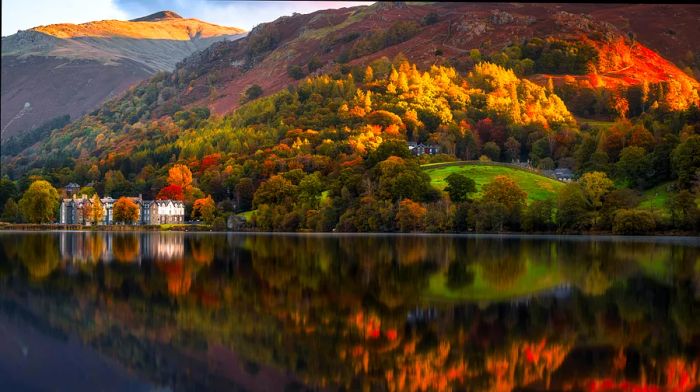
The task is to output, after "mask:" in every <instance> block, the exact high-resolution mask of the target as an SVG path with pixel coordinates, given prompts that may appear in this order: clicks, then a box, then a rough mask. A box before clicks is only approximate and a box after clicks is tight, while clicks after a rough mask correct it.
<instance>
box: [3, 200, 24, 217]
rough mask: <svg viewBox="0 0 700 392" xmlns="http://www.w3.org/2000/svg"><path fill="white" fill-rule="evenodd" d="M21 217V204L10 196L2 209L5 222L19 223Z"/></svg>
mask: <svg viewBox="0 0 700 392" xmlns="http://www.w3.org/2000/svg"><path fill="white" fill-rule="evenodd" d="M20 218H21V214H20V212H19V206H18V205H17V203H16V202H15V199H13V198H9V199H7V201H6V202H5V206H4V207H3V209H2V220H3V221H4V222H10V223H17V222H19V220H20Z"/></svg>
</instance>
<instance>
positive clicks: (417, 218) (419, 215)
mask: <svg viewBox="0 0 700 392" xmlns="http://www.w3.org/2000/svg"><path fill="white" fill-rule="evenodd" d="M426 212H427V210H426V208H425V207H423V206H422V205H421V204H420V203H416V202H414V201H413V200H411V199H404V200H401V202H400V203H399V211H398V212H397V213H396V220H397V222H398V225H399V230H401V231H403V232H410V231H421V230H422V229H423V227H424V223H423V219H424V217H425V214H426Z"/></svg>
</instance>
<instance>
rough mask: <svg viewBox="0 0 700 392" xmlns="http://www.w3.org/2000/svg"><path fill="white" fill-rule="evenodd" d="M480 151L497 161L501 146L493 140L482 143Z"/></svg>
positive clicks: (499, 156)
mask: <svg viewBox="0 0 700 392" xmlns="http://www.w3.org/2000/svg"><path fill="white" fill-rule="evenodd" d="M481 151H482V152H483V153H484V155H486V156H487V157H489V159H491V160H492V161H498V160H500V158H501V148H500V147H498V144H496V143H494V142H488V143H486V144H484V146H483V147H482V148H481Z"/></svg>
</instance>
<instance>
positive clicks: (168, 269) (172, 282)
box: [156, 260, 193, 297]
mask: <svg viewBox="0 0 700 392" xmlns="http://www.w3.org/2000/svg"><path fill="white" fill-rule="evenodd" d="M156 266H158V269H160V270H161V271H163V273H164V274H165V279H166V281H167V283H168V293H170V294H171V295H173V296H175V297H179V296H182V295H185V294H187V293H188V292H189V291H190V288H191V287H192V273H193V271H192V268H191V267H190V266H188V265H187V264H186V263H185V261H184V260H169V261H156Z"/></svg>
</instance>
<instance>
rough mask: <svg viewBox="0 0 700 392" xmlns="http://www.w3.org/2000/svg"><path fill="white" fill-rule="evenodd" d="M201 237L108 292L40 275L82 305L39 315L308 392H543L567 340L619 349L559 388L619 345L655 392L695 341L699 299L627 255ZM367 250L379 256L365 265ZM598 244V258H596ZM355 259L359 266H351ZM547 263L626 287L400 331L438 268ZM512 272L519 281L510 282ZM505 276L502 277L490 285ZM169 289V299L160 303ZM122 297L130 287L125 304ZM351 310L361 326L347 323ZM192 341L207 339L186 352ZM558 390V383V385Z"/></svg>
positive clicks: (449, 316) (448, 312)
mask: <svg viewBox="0 0 700 392" xmlns="http://www.w3.org/2000/svg"><path fill="white" fill-rule="evenodd" d="M205 238H206V237H202V238H200V237H192V238H190V237H187V241H186V242H185V243H186V244H187V247H186V250H187V252H186V253H188V252H191V249H195V248H198V247H199V248H204V247H207V248H209V249H215V251H214V253H213V255H214V256H213V257H214V259H215V260H216V262H214V263H207V264H200V263H199V262H197V261H196V258H195V257H194V256H193V257H192V258H191V259H190V258H188V257H187V256H189V255H186V256H185V257H184V258H183V259H177V260H169V261H163V260H156V263H155V266H152V265H149V264H148V263H144V265H143V266H141V267H140V268H139V267H138V266H137V265H135V264H132V265H125V264H121V265H119V264H116V263H112V264H104V265H100V266H99V267H98V266H95V267H94V268H96V270H97V268H104V269H105V270H106V271H107V272H106V273H105V275H107V276H114V278H110V279H112V282H111V283H109V282H108V283H107V284H102V283H99V280H98V279H97V278H94V279H93V280H91V279H90V275H87V276H86V277H85V278H84V279H83V280H81V282H80V284H76V285H71V284H70V282H72V279H73V277H72V276H70V275H68V274H58V273H57V274H52V275H51V276H49V277H48V278H47V279H44V280H43V281H42V283H41V284H42V287H43V289H42V290H43V291H42V292H43V293H53V292H62V291H63V292H66V293H70V295H67V296H55V297H54V299H52V298H50V297H49V296H46V297H41V299H42V301H46V302H47V303H49V304H50V305H51V304H55V303H52V302H50V301H59V299H58V298H61V297H62V298H77V299H78V304H77V305H76V304H73V303H71V306H72V307H75V306H79V307H80V308H79V309H80V311H79V312H76V311H72V312H65V311H63V312H62V311H60V309H61V307H59V306H44V307H43V308H46V309H49V312H51V313H50V314H46V315H45V317H47V318H51V319H52V320H55V319H63V320H65V321H64V324H63V325H64V326H65V329H66V330H73V329H78V331H79V332H80V333H81V335H82V336H84V337H85V341H87V342H91V341H92V339H101V338H108V337H110V336H112V333H113V332H112V331H114V330H119V331H122V332H121V333H123V334H126V335H128V336H129V337H130V338H129V339H124V342H125V343H124V344H134V345H140V344H141V345H142V341H143V340H149V339H153V336H161V337H162V336H167V337H169V338H168V339H170V337H172V347H173V348H174V350H176V351H177V350H182V351H183V352H186V351H188V350H195V349H196V350H204V348H203V347H206V346H207V345H213V344H217V345H222V346H224V347H228V348H231V349H233V350H235V351H236V352H237V353H238V354H240V355H241V356H242V357H243V358H244V359H246V360H250V361H255V362H258V363H264V364H270V365H273V366H275V367H278V368H282V369H284V370H288V371H290V372H293V373H295V374H298V375H299V376H300V377H301V378H302V379H304V380H305V381H307V382H308V383H310V384H312V385H314V386H323V385H325V386H330V387H333V386H335V385H339V386H344V387H346V388H347V389H358V387H361V386H363V385H366V386H368V387H376V388H377V389H390V387H391V386H394V387H396V388H397V389H401V390H403V389H409V388H410V387H411V386H421V385H423V386H426V385H427V387H426V388H427V389H442V388H444V389H458V390H459V389H462V388H466V387H473V388H476V389H494V388H496V387H498V386H503V387H508V388H515V387H522V386H526V384H528V383H530V382H541V383H542V385H541V386H536V387H535V388H536V389H546V383H547V380H548V379H549V377H550V375H552V374H553V373H554V374H555V373H556V371H557V369H558V367H559V366H560V365H559V364H560V363H561V362H562V360H564V361H565V359H564V358H566V357H567V355H568V353H569V351H568V349H569V348H570V347H571V345H572V344H573V342H579V343H581V344H582V345H583V346H585V345H587V344H599V345H600V344H610V345H612V346H613V348H614V350H613V354H611V356H610V360H607V359H606V361H601V363H602V362H604V364H601V365H599V366H598V367H595V368H594V369H593V370H591V372H590V373H585V374H584V373H575V374H573V375H570V376H568V377H569V378H567V380H569V379H571V380H573V379H574V378H575V377H578V378H579V379H584V378H585V377H589V375H591V374H593V375H594V376H596V377H600V375H608V374H609V370H610V369H611V365H610V363H612V362H611V361H612V360H613V358H614V356H615V355H616V354H617V353H618V352H619V351H618V350H619V346H620V345H621V346H624V347H626V348H628V350H635V352H638V354H635V355H638V356H639V357H641V358H643V359H644V361H641V362H643V363H645V364H648V363H650V361H651V360H654V361H657V363H658V364H659V365H658V366H657V367H656V368H653V369H652V368H649V369H651V370H648V372H649V380H652V379H653V380H659V381H654V382H655V383H657V384H659V383H661V384H663V383H664V382H665V381H664V380H665V378H664V377H666V376H665V375H660V376H659V374H660V373H659V372H663V371H664V370H663V369H665V367H666V362H667V359H668V358H671V357H673V356H676V357H678V356H680V357H683V356H686V357H688V356H689V355H691V356H692V351H690V354H687V352H688V350H689V349H691V350H692V347H693V346H692V344H693V342H695V341H697V339H698V337H700V330H699V328H700V327H698V326H697V325H696V324H698V323H697V320H698V317H699V316H698V314H697V309H698V308H699V306H698V300H697V299H696V298H694V296H693V290H692V288H691V287H690V286H689V283H688V282H687V281H685V284H682V282H681V283H679V284H678V286H677V287H669V286H668V285H667V284H666V285H664V284H662V283H660V282H656V283H655V282H654V281H652V280H649V279H638V280H633V279H630V278H628V277H627V275H626V274H628V273H629V272H628V271H629V268H627V266H626V265H625V263H626V262H625V261H623V262H622V263H620V262H616V261H615V260H613V264H612V265H618V266H619V265H622V266H623V267H625V268H621V270H622V272H621V273H619V274H617V273H616V272H615V269H614V268H607V269H606V268H605V266H604V263H605V262H606V260H607V258H609V257H613V258H614V257H616V256H615V254H616V252H618V251H617V250H616V249H617V248H616V247H615V246H614V245H613V244H598V245H596V246H592V245H589V244H586V243H575V244H574V245H567V244H565V243H558V242H555V244H554V245H552V243H551V242H539V243H538V242H535V241H524V240H523V241H518V242H514V244H507V242H508V241H491V240H471V239H470V240H465V239H454V240H451V239H448V240H445V239H444V238H438V237H406V238H405V239H406V241H404V242H400V243H399V242H398V241H394V240H392V239H391V238H372V239H371V240H367V241H365V239H364V238H356V239H352V238H333V237H331V238H328V237H326V238H322V239H319V238H315V237H277V236H274V237H271V236H252V237H247V238H244V239H236V240H228V239H226V237H224V236H220V237H217V238H216V239H212V240H211V241H208V240H205ZM219 238H220V239H219ZM411 239H412V240H413V244H412V243H411V241H409V240H411ZM438 239H439V241H438ZM434 240H435V241H434ZM1 241H3V245H4V248H5V249H6V248H7V245H6V244H4V242H5V241H4V239H2V240H1ZM375 246H376V247H377V248H378V249H380V254H381V255H380V256H379V257H378V258H377V260H378V261H375V262H372V260H371V255H372V251H371V250H372V249H374V247H375ZM605 247H607V248H608V249H601V248H605ZM438 248H448V249H447V250H444V249H438ZM416 249H419V250H416ZM22 252H24V251H23V250H22ZM206 252H207V251H205V252H204V253H206ZM404 252H408V253H410V254H419V255H420V257H422V258H424V262H413V263H407V264H404V263H402V262H400V261H399V260H401V259H402V257H403V255H404ZM448 252H451V253H448ZM363 253H364V255H365V257H364V258H360V257H358V256H361V255H362V254H363ZM622 253H624V252H622ZM672 253H673V252H666V253H663V252H661V253H659V254H669V255H670V254H672ZM446 254H453V255H454V256H449V257H445V255H446ZM690 255H691V254H690V252H689V253H688V255H685V256H683V257H682V258H681V259H688V258H689V257H690ZM695 255H697V253H695ZM207 257H208V256H207ZM557 257H558V258H559V259H558V260H559V263H560V264H562V265H563V264H570V265H571V267H567V268H568V269H567V270H566V274H568V275H567V276H574V277H576V278H577V279H579V280H576V282H577V284H579V282H584V281H585V277H586V272H587V271H586V269H590V266H592V265H594V264H595V263H596V260H599V262H598V263H599V264H600V265H599V271H600V272H601V273H605V274H606V276H607V277H608V278H609V279H612V280H615V279H626V283H627V284H625V285H613V286H611V287H610V288H609V289H607V290H602V292H601V293H600V295H596V296H591V295H588V294H581V293H579V292H577V291H574V293H572V295H571V297H566V298H562V299H556V298H543V299H539V298H537V297H536V298H534V299H533V300H532V301H531V302H529V303H528V304H527V306H525V305H517V306H513V305H511V304H503V303H493V304H489V305H485V306H477V305H474V304H472V305H470V304H463V305H455V304H439V305H433V306H431V308H434V309H435V310H436V312H435V314H436V316H435V318H430V319H425V320H422V321H421V322H420V323H413V324H411V323H408V322H407V318H406V314H408V313H410V312H413V311H414V310H415V309H416V308H420V309H425V308H426V306H427V305H426V304H424V302H423V300H422V297H421V293H422V292H423V290H425V285H426V281H427V276H428V275H429V274H428V272H429V271H432V270H434V269H435V268H436V266H438V265H444V266H445V268H446V269H448V271H449V269H451V268H454V267H453V266H456V265H460V266H462V267H464V268H465V271H466V268H474V264H478V265H479V266H480V267H482V268H483V267H484V266H485V265H487V264H490V265H492V266H494V268H495V270H494V271H493V272H492V273H494V274H495V275H496V276H497V278H494V279H501V277H502V276H515V278H511V279H517V276H519V275H518V274H521V272H518V269H519V268H523V267H518V264H520V265H523V264H525V263H555V262H557ZM679 257H680V256H679ZM246 258H247V260H249V261H248V262H247V263H248V264H247V267H246V268H241V269H240V270H236V271H234V272H232V273H229V274H224V273H222V269H223V268H224V267H225V266H224V265H225V264H227V263H229V262H231V261H232V260H238V259H246ZM408 259H410V257H409V258H408ZM512 259H515V260H516V262H513V261H512ZM503 260H505V261H503ZM447 262H449V264H448V263H447ZM23 263H24V262H23ZM509 263H514V264H515V265H516V266H515V267H510V266H509ZM499 267H500V269H499ZM149 268H151V269H150V270H149V272H148V274H146V273H144V272H145V271H146V270H148V269H149ZM509 268H510V269H511V270H514V271H515V272H510V273H509V272H507V270H508V269H509ZM496 271H497V272H498V274H496ZM504 271H506V273H504ZM453 273H454V272H453ZM96 275H98V274H97V273H95V274H93V275H92V276H96ZM117 278H119V279H120V280H119V281H118V280H117ZM504 282H505V283H507V282H508V280H504V281H502V282H501V283H499V284H504ZM497 283H498V282H497ZM166 285H167V290H168V293H169V294H171V295H176V296H177V297H178V298H179V299H178V300H177V301H162V297H163V295H162V293H163V291H164V290H165V286H166ZM130 287H136V288H137V289H135V290H131V291H129V292H128V293H129V294H128V295H125V294H124V292H125V290H126V289H128V288H130ZM203 288H214V289H213V290H211V293H212V294H213V295H217V296H218V297H217V300H218V307H217V309H216V311H215V312H212V311H211V309H210V308H207V307H205V306H203V305H202V303H201V302H199V301H196V300H192V299H194V298H199V297H198V296H200V295H201V294H200V293H201V292H202V289H203ZM0 289H2V285H1V284H0ZM22 289H24V288H22ZM593 291H595V290H593ZM96 292H97V293H100V294H101V296H104V297H106V298H110V301H111V302H110V303H111V305H110V306H109V307H105V308H102V307H100V306H99V304H96V303H95V301H92V300H87V301H82V300H80V299H83V298H86V299H92V298H94V297H95V293H96ZM143 309H148V311H147V312H144V311H143ZM668 314H672V317H671V318H669V317H668ZM359 315H363V318H362V319H361V320H359V321H358V316H359ZM96 320H99V322H95V321H96ZM181 320H187V322H186V323H181V322H179V321H181ZM144 326H147V328H143V327H144ZM650 331H652V332H653V333H650ZM606 336H607V337H608V338H607V339H608V340H604V339H606ZM129 342H130V343H129ZM192 342H202V343H201V346H196V347H194V348H193V343H192ZM542 342H545V343H544V344H543V343H542ZM124 350H127V348H124ZM135 352H137V351H135ZM144 355H145V354H144ZM628 357H629V358H633V356H629V355H628ZM606 358H607V357H606ZM634 358H636V357H634ZM586 359H588V358H586ZM150 360H151V359H149V358H141V357H138V358H133V357H132V358H126V359H125V361H131V362H129V365H130V366H144V367H147V365H148V363H149V361H150ZM584 362H585V361H584ZM589 362H590V361H589ZM638 362H640V361H636V360H634V361H633V360H628V361H627V365H626V366H628V371H627V372H626V374H628V375H629V374H632V375H635V374H637V373H635V371H636V370H635V369H636V368H634V366H637V365H635V364H636V363H638ZM694 363H695V364H696V365H697V361H695V362H693V361H688V366H686V367H685V368H683V369H685V371H687V369H688V368H690V366H691V365H692V364H694ZM576 364H577V363H574V364H573V367H574V368H575V367H576V366H575V365H576ZM630 369H631V370H630ZM683 369H681V370H683ZM149 371H153V370H152V369H151V370H149ZM206 371H207V370H206V369H204V370H201V372H206ZM679 371H680V370H679ZM205 377H206V374H204V375H202V378H205ZM634 377H637V376H634ZM655 377H658V378H655ZM676 378H678V377H676ZM565 381H566V380H565ZM572 382H573V381H572ZM581 382H583V381H581ZM650 382H651V381H650ZM538 385H539V384H538ZM553 385H554V386H553V387H552V389H557V386H556V385H562V384H553ZM571 385H574V386H577V385H578V386H582V385H584V384H581V383H574V384H571ZM575 388H576V387H575ZM370 389H372V388H370Z"/></svg>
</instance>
